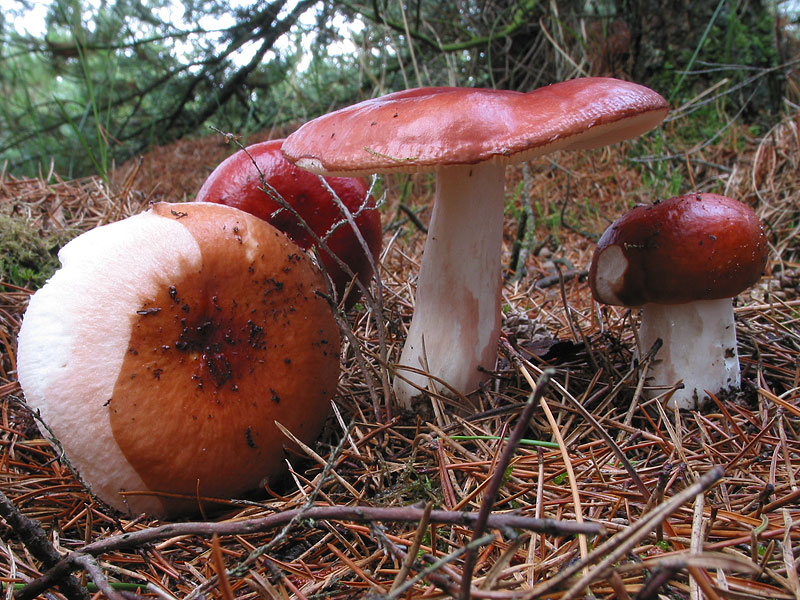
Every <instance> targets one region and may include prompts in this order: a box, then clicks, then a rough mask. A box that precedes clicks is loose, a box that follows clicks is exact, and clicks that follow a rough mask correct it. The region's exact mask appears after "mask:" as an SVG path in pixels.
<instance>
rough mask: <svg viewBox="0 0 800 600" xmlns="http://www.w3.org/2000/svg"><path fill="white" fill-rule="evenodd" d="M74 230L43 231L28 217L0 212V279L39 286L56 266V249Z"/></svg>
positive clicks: (33, 287) (30, 287)
mask: <svg viewBox="0 0 800 600" xmlns="http://www.w3.org/2000/svg"><path fill="white" fill-rule="evenodd" d="M78 233H79V232H78V231H76V230H58V231H49V232H43V231H40V230H38V228H37V227H35V225H33V224H32V223H31V222H30V221H29V220H28V219H25V218H21V217H16V216H11V215H7V214H3V213H2V212H0V282H3V283H10V284H12V285H15V286H20V287H25V288H29V289H34V290H35V289H38V288H40V287H41V286H42V285H44V283H45V282H46V281H47V279H48V278H49V277H51V276H52V275H53V273H55V271H56V270H57V269H58V268H59V266H60V264H59V262H58V251H59V249H60V248H61V247H62V246H63V245H64V244H66V243H67V242H68V241H69V240H71V239H72V238H74V237H75V236H76V235H78Z"/></svg>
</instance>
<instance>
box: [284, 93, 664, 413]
mask: <svg viewBox="0 0 800 600" xmlns="http://www.w3.org/2000/svg"><path fill="white" fill-rule="evenodd" d="M666 113H667V103H666V101H665V100H664V99H663V98H662V97H661V96H660V95H658V94H657V93H655V92H654V91H652V90H650V89H648V88H646V87H643V86H640V85H636V84H633V83H628V82H624V81H619V80H616V79H608V78H586V79H576V80H571V81H565V82H562V83H556V84H553V85H550V86H547V87H543V88H540V89H537V90H534V91H532V92H528V93H521V92H513V91H506V90H493V89H470V88H420V89H412V90H407V91H402V92H396V93H392V94H388V95H386V96H383V97H380V98H376V99H372V100H367V101H364V102H361V103H359V104H356V105H354V106H351V107H348V108H343V109H341V110H338V111H335V112H333V113H329V114H327V115H323V116H321V117H318V118H317V119H314V120H313V121H310V122H308V123H306V124H305V125H303V126H302V127H300V128H299V129H298V130H297V131H296V132H294V133H293V134H291V135H289V136H288V137H287V138H286V141H285V142H284V144H283V147H282V150H283V153H284V155H285V156H286V157H287V158H288V159H289V160H290V161H292V162H294V163H295V164H297V165H299V166H301V167H303V168H305V169H308V170H310V171H313V172H315V173H320V174H326V175H367V174H370V173H388V172H415V171H435V172H436V197H435V204H434V208H433V214H432V217H431V222H430V226H429V230H428V237H427V239H426V242H425V249H424V255H423V259H422V266H421V269H420V274H419V279H418V282H417V292H416V301H415V308H414V315H413V318H412V321H411V325H410V328H409V331H408V337H407V339H406V343H405V346H404V347H403V351H402V354H401V356H400V360H399V363H398V364H399V366H398V373H397V376H396V377H395V380H394V390H395V394H396V396H397V398H398V400H399V401H400V402H401V403H402V404H404V405H405V406H409V405H410V404H411V401H412V399H413V398H414V397H415V396H417V395H419V394H420V393H421V392H420V389H426V388H427V387H428V385H429V380H430V378H429V377H428V375H427V374H426V373H429V374H431V375H433V376H434V377H436V378H438V379H440V380H442V381H444V382H445V383H446V386H439V385H437V384H435V383H432V385H434V387H435V388H436V389H437V390H439V391H444V392H445V393H447V386H449V387H450V388H452V389H453V390H455V391H456V392H459V393H468V392H470V391H472V390H473V389H475V388H476V386H477V385H478V383H479V382H480V381H481V380H482V379H484V378H485V377H486V372H487V371H490V370H492V369H493V368H494V364H495V359H496V357H497V340H498V337H499V333H500V288H501V278H500V264H501V250H502V233H503V205H504V171H505V166H506V165H508V164H512V163H517V162H522V161H525V160H528V159H530V158H533V157H535V156H540V155H543V154H547V153H550V152H555V151H557V150H571V149H583V148H595V147H598V146H603V145H606V144H612V143H615V142H618V141H621V140H624V139H627V138H630V137H633V136H636V135H639V134H641V133H644V132H645V131H648V130H649V129H652V128H653V127H655V126H656V125H657V124H658V123H660V122H661V120H662V119H663V118H664V116H665V115H666ZM404 367H406V368H404Z"/></svg>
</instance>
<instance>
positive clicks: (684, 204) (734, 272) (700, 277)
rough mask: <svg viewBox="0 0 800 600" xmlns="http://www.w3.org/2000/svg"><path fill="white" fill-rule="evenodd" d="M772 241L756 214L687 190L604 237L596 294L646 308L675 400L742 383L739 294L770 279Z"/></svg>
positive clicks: (647, 326)
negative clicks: (767, 266)
mask: <svg viewBox="0 0 800 600" xmlns="http://www.w3.org/2000/svg"><path fill="white" fill-rule="evenodd" d="M766 260H767V241H766V238H765V236H764V231H763V229H762V227H761V223H760V222H759V220H758V217H757V216H756V215H755V213H754V212H753V210H752V209H751V208H750V207H749V206H747V205H746V204H743V203H741V202H737V201H736V200H732V199H730V198H726V197H725V196H718V195H716V194H687V195H685V196H678V197H675V198H670V199H669V200H664V201H663V202H657V203H655V204H652V205H649V206H637V207H636V208H634V209H633V210H631V211H630V212H628V213H626V214H625V215H623V216H622V217H620V218H619V219H617V220H616V221H615V222H614V223H613V224H612V225H611V226H610V227H609V228H608V229H607V230H606V231H605V233H604V234H603V236H602V237H601V238H600V240H599V242H598V243H597V248H596V249H595V252H594V256H593V257H592V265H591V269H590V271H589V283H590V285H591V288H592V293H593V294H594V297H595V298H596V299H597V300H598V301H599V302H603V303H605V304H615V305H620V306H631V307H638V306H641V307H642V322H641V328H640V331H639V339H640V344H641V350H642V351H643V352H646V351H648V350H649V349H650V348H651V347H652V346H653V344H654V343H655V341H656V340H657V339H661V341H662V346H661V348H660V349H659V351H658V353H657V354H656V357H655V360H654V363H653V364H652V366H651V367H650V369H649V372H648V373H649V375H650V380H649V383H650V385H651V386H655V387H658V388H661V389H658V390H656V391H655V392H654V393H653V392H651V393H650V395H654V394H660V393H663V391H664V389H663V388H665V387H666V388H669V387H670V386H673V385H675V384H676V383H678V382H679V381H681V380H682V381H683V389H678V390H676V391H675V392H674V393H673V394H672V396H671V398H670V400H669V406H673V407H678V408H695V407H699V406H700V405H702V404H703V402H705V400H706V399H707V398H708V396H707V395H706V393H705V392H706V391H708V392H710V393H712V394H716V393H718V392H719V391H721V390H727V389H729V388H733V389H738V388H739V385H740V374H739V355H738V351H737V349H736V326H735V323H734V315H733V301H732V298H733V297H734V296H736V295H737V294H739V293H740V292H742V291H744V290H745V289H747V288H748V287H750V286H751V285H753V284H754V283H755V282H756V281H758V279H759V278H760V277H761V274H762V273H763V271H764V265H765V264H766Z"/></svg>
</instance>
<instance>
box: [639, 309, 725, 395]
mask: <svg viewBox="0 0 800 600" xmlns="http://www.w3.org/2000/svg"><path fill="white" fill-rule="evenodd" d="M639 337H640V343H641V351H642V353H646V352H647V351H649V350H650V348H651V347H652V346H653V344H654V343H655V341H656V339H658V338H661V340H662V342H663V345H662V347H661V349H660V350H659V351H658V354H657V355H656V357H655V361H654V362H653V364H652V365H651V366H650V369H649V371H648V385H649V386H653V387H658V388H660V389H654V390H652V391H651V392H650V395H651V396H655V395H659V394H662V393H664V392H665V391H666V390H665V389H664V388H669V387H671V386H673V385H675V384H676V383H678V382H679V381H681V380H683V389H680V390H676V391H675V393H674V394H673V395H672V397H671V399H670V401H669V403H668V406H670V407H676V406H677V407H678V408H689V409H694V408H699V407H700V406H702V404H703V403H704V402H706V401H707V400H708V395H707V394H706V392H705V391H706V390H707V391H709V392H710V393H712V394H717V393H718V392H720V391H721V390H727V389H730V388H738V387H739V385H740V375H739V356H738V352H737V350H736V328H735V324H734V317H733V302H732V300H731V299H730V298H722V299H719V300H701V301H697V302H689V303H687V304H675V305H664V304H645V305H644V307H642V326H641V329H640V331H639Z"/></svg>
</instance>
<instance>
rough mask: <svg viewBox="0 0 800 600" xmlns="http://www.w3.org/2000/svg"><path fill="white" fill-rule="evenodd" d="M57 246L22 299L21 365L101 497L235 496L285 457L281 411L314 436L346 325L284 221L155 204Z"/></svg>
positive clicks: (129, 507)
mask: <svg viewBox="0 0 800 600" xmlns="http://www.w3.org/2000/svg"><path fill="white" fill-rule="evenodd" d="M59 256H60V258H61V260H62V263H63V266H62V269H61V270H60V271H58V272H57V273H56V275H55V276H54V277H53V278H52V279H51V280H50V281H49V282H48V283H47V284H46V285H45V286H44V287H43V288H42V289H41V290H39V291H38V292H37V293H36V294H35V295H34V296H33V297H32V299H31V302H30V305H29V308H28V310H27V311H26V314H25V318H24V320H23V324H22V327H21V331H20V335H19V350H18V375H19V380H20V383H21V385H22V388H23V391H24V392H25V396H26V399H27V401H28V403H29V404H30V405H31V406H32V407H33V408H34V409H38V410H39V411H41V415H42V418H43V420H44V422H45V423H46V424H47V425H48V426H49V428H50V429H51V430H52V432H53V433H54V434H55V436H56V437H57V439H58V440H59V442H60V443H61V445H62V446H63V448H64V450H65V452H66V455H67V457H68V458H69V459H70V461H71V463H72V464H73V465H74V466H75V467H76V468H77V469H78V471H79V472H80V473H81V475H82V477H83V479H84V481H85V482H86V483H87V484H88V485H89V487H90V488H91V489H92V490H93V491H94V492H95V493H96V494H97V495H98V496H99V497H100V498H101V499H103V500H105V501H106V502H108V503H109V504H111V505H112V506H114V507H115V508H118V509H120V510H123V511H126V512H141V511H145V512H149V513H151V514H154V515H162V516H163V515H174V514H178V513H181V512H185V511H194V510H196V509H197V507H198V500H197V499H196V498H197V496H198V495H199V496H201V497H203V496H209V497H215V496H218V497H232V496H235V495H238V494H241V493H243V492H247V491H249V490H252V489H254V488H257V487H259V485H260V482H261V481H262V480H263V479H264V478H269V477H274V476H277V475H279V474H280V473H282V472H283V471H284V469H285V464H284V453H283V447H284V446H285V445H289V444H287V440H286V438H285V436H284V435H282V434H281V433H280V432H279V430H278V429H277V428H276V426H275V424H274V422H275V421H279V422H280V423H281V424H283V425H284V426H285V427H286V428H288V429H289V430H290V431H292V432H293V433H294V434H295V435H296V436H297V437H298V438H299V439H301V440H304V441H306V442H310V441H311V440H312V439H313V438H314V437H316V436H317V435H318V433H319V431H320V429H321V427H322V425H323V423H324V421H325V418H326V415H327V414H328V408H329V401H330V398H331V397H332V395H333V394H334V393H335V389H336V383H337V378H338V369H339V356H338V349H339V335H338V328H337V326H336V323H335V321H334V319H333V315H332V314H331V312H330V309H329V307H328V305H327V303H326V302H325V301H324V300H323V299H322V298H320V297H319V296H318V294H317V291H319V290H323V289H324V284H323V280H322V276H321V274H320V273H319V271H318V270H317V269H316V267H315V266H314V265H313V263H312V262H311V261H310V260H309V258H308V257H307V256H306V255H305V254H304V253H303V252H302V251H301V250H300V248H298V247H297V246H296V245H295V244H293V243H292V242H291V241H290V240H289V239H288V238H287V237H286V236H285V235H284V234H282V233H280V232H279V231H278V230H276V229H275V228H274V227H272V226H271V225H269V224H268V223H266V222H265V221H262V220H260V219H258V218H256V217H254V216H252V215H249V214H247V213H245V212H242V211H239V210H236V209H234V208H230V207H227V206H221V205H216V204H206V203H183V204H156V205H154V206H153V207H152V208H151V210H149V211H147V212H146V213H143V214H141V215H137V216H135V217H131V218H129V219H125V220H124V221H120V222H118V223H113V224H111V225H107V226H104V227H100V228H97V229H94V230H92V231H89V232H87V233H85V234H83V235H82V236H80V237H78V238H76V239H75V240H73V241H72V242H71V243H70V244H68V245H67V246H65V247H64V249H62V251H61V253H60V255H59ZM137 490H138V491H144V492H146V494H145V495H128V496H126V497H124V496H123V495H121V494H120V492H122V491H137ZM147 492H167V493H169V494H181V495H183V496H184V497H185V499H183V500H181V499H175V498H168V497H160V496H158V495H152V494H148V493H147Z"/></svg>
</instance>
